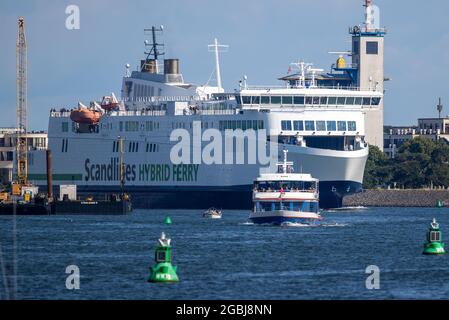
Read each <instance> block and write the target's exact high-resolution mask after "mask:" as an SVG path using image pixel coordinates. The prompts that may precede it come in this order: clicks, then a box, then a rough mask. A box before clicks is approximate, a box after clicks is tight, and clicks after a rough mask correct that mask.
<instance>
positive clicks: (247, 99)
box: [242, 96, 251, 104]
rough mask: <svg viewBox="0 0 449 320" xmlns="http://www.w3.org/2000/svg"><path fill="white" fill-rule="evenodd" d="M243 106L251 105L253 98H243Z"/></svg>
mask: <svg viewBox="0 0 449 320" xmlns="http://www.w3.org/2000/svg"><path fill="white" fill-rule="evenodd" d="M242 103H243V104H251V96H242Z"/></svg>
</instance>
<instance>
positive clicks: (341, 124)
mask: <svg viewBox="0 0 449 320" xmlns="http://www.w3.org/2000/svg"><path fill="white" fill-rule="evenodd" d="M337 129H338V131H346V121H338V122H337Z"/></svg>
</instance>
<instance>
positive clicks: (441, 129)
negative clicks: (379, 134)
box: [383, 115, 449, 158]
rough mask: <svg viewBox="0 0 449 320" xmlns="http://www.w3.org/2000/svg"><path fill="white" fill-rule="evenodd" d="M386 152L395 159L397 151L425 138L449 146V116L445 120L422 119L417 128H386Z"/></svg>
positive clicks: (384, 148)
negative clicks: (407, 143) (418, 139)
mask: <svg viewBox="0 0 449 320" xmlns="http://www.w3.org/2000/svg"><path fill="white" fill-rule="evenodd" d="M384 134H385V139H384V147H383V150H384V152H385V153H386V154H387V155H388V156H389V157H391V158H394V156H395V154H396V152H397V150H398V149H399V148H400V147H401V146H402V145H403V144H404V143H405V142H406V141H408V140H411V139H414V138H416V137H423V138H426V139H431V140H432V141H437V140H440V139H444V141H445V142H446V143H447V144H449V115H448V116H446V117H443V118H420V119H418V125H417V126H409V127H404V126H398V127H392V126H385V131H384Z"/></svg>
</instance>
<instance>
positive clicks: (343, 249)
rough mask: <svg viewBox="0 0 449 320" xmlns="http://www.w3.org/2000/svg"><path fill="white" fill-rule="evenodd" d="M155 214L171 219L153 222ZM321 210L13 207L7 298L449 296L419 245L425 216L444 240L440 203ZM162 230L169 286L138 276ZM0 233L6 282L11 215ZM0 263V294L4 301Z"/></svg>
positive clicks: (447, 215) (448, 262) (438, 265)
mask: <svg viewBox="0 0 449 320" xmlns="http://www.w3.org/2000/svg"><path fill="white" fill-rule="evenodd" d="M166 215H170V216H171V218H172V221H173V224H172V225H170V226H166V225H164V224H163V221H164V217H165V216H166ZM323 215H324V218H325V220H324V225H322V226H317V227H301V226H296V227H274V226H257V225H251V224H247V223H246V218H247V216H248V212H245V211H225V212H224V214H223V219H221V220H207V219H204V218H202V216H201V211H200V210H198V211H168V210H164V211H159V210H135V211H134V212H133V213H132V214H131V215H129V216H44V217H17V232H18V238H17V255H18V264H17V266H18V278H17V298H18V299H385V298H386V299H448V298H449V254H448V255H446V256H424V255H422V248H423V246H422V244H423V242H424V239H425V235H426V231H427V229H428V225H429V223H430V221H431V219H432V218H433V217H436V218H437V219H438V222H440V224H441V227H442V231H443V240H444V239H445V238H446V236H447V237H448V239H449V209H431V208H428V209H419V208H370V209H366V210H352V211H338V212H337V211H334V212H332V211H331V212H329V211H326V212H324V213H323ZM162 231H165V232H166V233H167V234H168V235H169V236H170V237H171V238H172V245H173V261H174V264H175V265H177V266H178V275H179V277H180V282H179V283H178V284H150V283H147V282H146V277H147V276H148V268H149V266H150V265H151V264H152V263H153V257H154V246H155V244H156V241H157V239H158V237H159V236H160V234H161V232H162ZM0 242H1V249H2V252H3V255H2V258H3V265H4V267H5V268H4V270H5V273H6V278H8V279H9V280H11V279H10V278H9V275H10V274H11V271H12V218H11V217H0ZM447 244H448V245H449V240H448V242H447ZM1 262H2V261H1V259H0V263H1ZM68 265H77V266H78V267H79V269H80V274H81V280H80V281H81V283H80V290H74V291H71V290H68V289H66V286H65V282H66V277H67V276H68V275H67V274H66V273H65V270H66V267H67V266H68ZM369 265H376V266H378V267H379V269H380V289H379V290H367V289H366V287H365V280H366V278H367V277H368V276H369V274H366V273H365V269H366V267H367V266H369ZM1 267H2V266H1V265H0V299H5V297H6V287H5V281H4V280H5V278H4V277H3V275H2V268H1ZM6 282H9V283H11V282H12V281H6Z"/></svg>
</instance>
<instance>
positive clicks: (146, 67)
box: [140, 59, 157, 73]
mask: <svg viewBox="0 0 449 320" xmlns="http://www.w3.org/2000/svg"><path fill="white" fill-rule="evenodd" d="M140 70H141V71H142V72H147V73H157V66H156V60H155V59H145V60H140Z"/></svg>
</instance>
